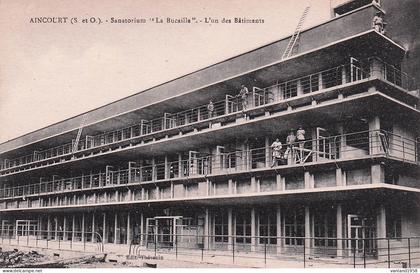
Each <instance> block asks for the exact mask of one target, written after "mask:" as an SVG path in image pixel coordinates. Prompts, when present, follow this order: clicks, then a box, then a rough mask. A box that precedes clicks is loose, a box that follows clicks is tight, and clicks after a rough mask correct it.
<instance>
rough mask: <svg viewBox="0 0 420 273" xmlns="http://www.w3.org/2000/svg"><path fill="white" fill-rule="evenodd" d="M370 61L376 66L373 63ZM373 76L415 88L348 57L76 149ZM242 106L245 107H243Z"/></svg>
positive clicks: (28, 159)
mask: <svg viewBox="0 0 420 273" xmlns="http://www.w3.org/2000/svg"><path fill="white" fill-rule="evenodd" d="M374 61H375V62H376V63H377V65H373V62H374ZM373 75H376V76H378V75H379V76H380V77H381V78H383V79H385V80H387V81H388V82H390V83H392V84H395V85H397V86H400V87H402V88H404V89H406V90H413V89H415V88H416V87H417V85H416V83H415V80H414V78H412V77H410V76H409V75H408V74H406V73H404V72H402V71H401V70H399V69H397V68H396V67H395V66H393V65H390V64H387V63H385V62H383V61H382V60H380V59H378V58H368V59H364V60H362V61H358V60H356V59H354V58H352V61H351V62H350V63H349V64H348V63H347V64H343V65H339V66H336V67H333V68H330V69H327V70H323V71H320V72H317V73H313V74H310V75H306V76H303V77H299V78H296V79H292V80H288V81H285V82H281V83H278V84H275V85H272V86H269V87H265V88H258V87H253V91H252V95H249V96H248V97H247V99H246V100H245V103H244V101H243V99H242V98H240V97H238V96H233V95H226V98H225V99H224V100H221V101H216V102H214V110H213V111H209V110H208V109H207V105H201V106H198V107H196V108H192V109H187V110H184V111H181V112H178V113H173V114H172V113H165V114H164V115H163V117H161V118H157V119H153V120H141V121H140V123H139V124H135V125H132V126H129V127H125V128H122V129H118V130H115V131H109V132H105V133H102V134H99V135H95V136H86V137H85V139H83V140H81V141H79V144H78V149H77V151H85V150H90V149H93V148H101V147H104V146H107V145H110V144H116V143H120V142H122V141H125V140H132V139H136V138H139V137H145V136H151V135H153V134H155V133H158V132H163V131H166V130H170V129H174V128H179V127H182V126H186V125H188V124H195V123H197V122H200V121H205V120H210V119H213V118H217V117H219V116H223V115H227V114H232V113H237V112H240V111H244V110H251V109H253V108H256V107H260V106H262V105H266V104H270V103H275V102H281V101H284V100H287V99H291V98H295V97H300V96H302V95H305V94H308V93H312V92H316V91H320V90H324V89H327V88H332V87H336V86H340V85H343V84H347V83H354V82H358V81H361V80H364V79H367V78H369V77H371V76H373ZM244 107H245V108H246V109H243V108H244ZM72 144H73V142H72V143H67V144H64V145H62V146H59V147H54V148H51V149H48V150H44V151H34V153H33V154H31V155H26V156H22V157H18V158H15V159H11V160H8V159H6V160H4V161H3V162H2V164H1V165H0V170H8V169H12V168H15V167H19V166H25V165H29V164H33V163H37V162H43V161H46V160H52V159H56V158H60V157H63V156H69V155H72Z"/></svg>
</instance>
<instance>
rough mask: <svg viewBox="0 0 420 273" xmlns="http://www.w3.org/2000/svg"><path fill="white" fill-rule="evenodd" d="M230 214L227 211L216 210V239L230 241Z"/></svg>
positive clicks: (216, 240)
mask: <svg viewBox="0 0 420 273" xmlns="http://www.w3.org/2000/svg"><path fill="white" fill-rule="evenodd" d="M228 235H229V233H228V215H227V213H225V212H216V213H215V214H214V241H215V242H223V243H227V242H228V239H229V238H228Z"/></svg>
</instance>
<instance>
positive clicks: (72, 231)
mask: <svg viewBox="0 0 420 273" xmlns="http://www.w3.org/2000/svg"><path fill="white" fill-rule="evenodd" d="M75 229H76V218H75V215H74V214H73V219H72V223H71V241H72V242H74V235H75Z"/></svg>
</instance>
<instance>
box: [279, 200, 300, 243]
mask: <svg viewBox="0 0 420 273" xmlns="http://www.w3.org/2000/svg"><path fill="white" fill-rule="evenodd" d="M284 231H285V232H284V235H285V237H286V239H285V244H286V245H303V239H302V238H296V237H305V209H304V208H303V207H301V208H297V209H295V210H286V214H285V217H284Z"/></svg>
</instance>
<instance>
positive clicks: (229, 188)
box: [228, 179, 235, 194]
mask: <svg viewBox="0 0 420 273" xmlns="http://www.w3.org/2000/svg"><path fill="white" fill-rule="evenodd" d="M228 191H229V194H234V193H235V189H234V185H233V180H232V179H229V180H228Z"/></svg>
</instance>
